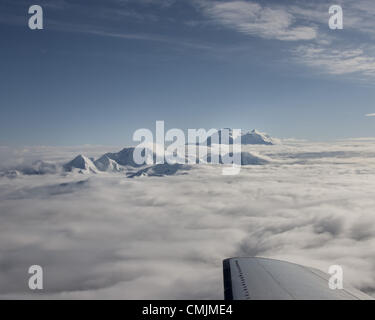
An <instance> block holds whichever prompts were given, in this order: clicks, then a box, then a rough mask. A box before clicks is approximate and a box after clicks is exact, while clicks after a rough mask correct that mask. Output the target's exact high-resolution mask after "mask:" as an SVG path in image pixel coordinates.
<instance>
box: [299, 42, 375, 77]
mask: <svg viewBox="0 0 375 320" xmlns="http://www.w3.org/2000/svg"><path fill="white" fill-rule="evenodd" d="M293 52H294V54H295V56H296V59H297V61H299V62H301V63H304V64H306V65H308V66H311V67H316V68H318V69H319V70H320V71H324V72H326V73H328V74H333V75H344V74H354V73H358V74H361V75H363V76H367V77H375V57H373V56H370V55H368V54H366V53H365V52H364V50H363V49H360V48H357V49H346V50H339V49H336V48H331V47H323V46H318V45H301V46H299V47H297V48H296V49H294V50H293Z"/></svg>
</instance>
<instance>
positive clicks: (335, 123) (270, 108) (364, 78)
mask: <svg viewBox="0 0 375 320" xmlns="http://www.w3.org/2000/svg"><path fill="white" fill-rule="evenodd" d="M33 4H39V5H41V6H42V8H43V9H44V29H43V30H30V29H29V28H28V18H29V15H28V13H27V12H28V8H29V6H31V5H33ZM331 4H341V5H342V7H343V10H344V29H343V30H330V29H329V27H328V18H329V15H328V8H329V6H330V5H331ZM374 38H375V2H374V1H372V0H368V1H367V0H362V1H358V0H356V1H354V0H353V1H352V0H346V1H335V2H334V3H328V2H327V1H320V2H319V1H314V2H311V1H212V0H186V1H185V0H178V1H177V0H176V1H174V0H164V1H162V0H134V1H133V0H107V1H97V0H90V1H81V0H48V1H45V0H38V1H23V0H17V1H14V0H3V1H2V2H1V4H0V39H1V40H0V43H1V50H0V88H1V94H0V108H1V117H0V145H77V144H108V145H127V144H132V141H131V137H132V134H133V132H134V131H135V130H136V129H138V128H150V129H153V128H154V126H155V121H156V120H164V121H165V123H166V127H167V128H172V127H177V128H181V129H186V128H200V127H203V128H206V129H209V128H222V127H233V128H246V129H250V128H257V129H259V130H261V131H266V132H268V133H270V134H271V135H273V136H276V137H282V138H288V137H289V138H302V139H311V140H330V139H341V138H349V137H370V136H374V134H375V130H374V128H375V117H369V116H366V114H371V113H375V105H374V101H375V90H374V84H375V45H374V43H375V42H374Z"/></svg>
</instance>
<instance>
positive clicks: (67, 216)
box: [0, 140, 375, 299]
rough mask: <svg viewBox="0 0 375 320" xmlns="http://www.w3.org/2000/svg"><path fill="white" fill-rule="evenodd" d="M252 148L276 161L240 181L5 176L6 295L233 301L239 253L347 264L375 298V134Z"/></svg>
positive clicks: (0, 201) (348, 277)
mask: <svg viewBox="0 0 375 320" xmlns="http://www.w3.org/2000/svg"><path fill="white" fill-rule="evenodd" d="M248 148H251V151H254V152H258V153H259V154H262V155H264V156H267V157H270V158H272V159H273V161H272V162H270V163H267V164H264V165H257V166H253V165H249V166H244V167H243V168H242V170H241V174H240V175H238V176H222V175H221V168H220V166H213V165H199V166H194V168H192V169H191V170H189V171H188V174H186V175H177V176H165V177H135V178H133V179H129V178H126V176H125V175H119V174H109V173H108V174H101V175H91V176H86V175H79V174H71V175H66V176H61V175H43V176H21V177H18V178H16V179H8V178H0V212H1V214H0V261H1V262H0V274H1V276H0V297H1V298H10V297H13V298H26V297H27V298H47V297H48V298H56V299H66V298H72V299H76V298H77V299H86V298H94V299H95V298H103V299H106V298H117V299H145V298H149V299H151V298H152V299H189V298H191V299H206V298H211V299H222V297H223V286H222V269H221V262H222V259H224V258H228V257H231V256H240V255H246V256H248V255H249V256H250V255H257V256H266V257H271V258H278V259H284V260H288V261H293V262H296V263H301V264H305V265H308V266H311V267H317V268H319V269H321V270H323V271H327V270H328V267H329V266H330V265H332V264H340V265H342V266H343V268H344V277H345V278H344V280H345V284H349V283H350V284H353V285H354V286H355V287H357V288H360V289H363V290H365V291H366V292H368V293H370V294H371V293H373V292H374V288H375V277H374V270H375V251H374V250H372V248H375V229H374V217H373V208H374V205H375V200H374V199H375V197H374V191H373V190H374V189H375V179H374V177H375V165H374V157H375V152H374V149H373V141H367V140H351V141H341V142H337V143H335V144H317V143H306V142H298V141H288V142H285V143H284V144H283V145H277V146H249V147H248ZM101 151H102V150H100V152H101ZM249 151H250V150H249ZM100 152H98V153H100ZM46 154H47V153H46ZM63 158H64V159H65V156H64V157H63ZM43 160H46V159H43ZM32 264H39V265H41V266H42V267H43V268H44V273H45V279H44V285H45V290H44V291H43V292H42V293H39V294H37V293H34V292H30V291H29V290H28V288H27V279H28V274H27V269H28V267H29V266H30V265H32Z"/></svg>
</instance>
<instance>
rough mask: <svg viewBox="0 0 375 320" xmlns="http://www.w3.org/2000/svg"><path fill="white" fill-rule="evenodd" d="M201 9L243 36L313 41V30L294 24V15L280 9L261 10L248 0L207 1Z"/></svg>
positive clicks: (260, 7)
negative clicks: (243, 34)
mask: <svg viewBox="0 0 375 320" xmlns="http://www.w3.org/2000/svg"><path fill="white" fill-rule="evenodd" d="M201 6H202V8H203V12H204V13H205V14H206V15H208V16H209V17H210V18H212V19H213V20H214V21H216V22H217V23H219V24H221V25H224V26H227V27H230V28H233V29H235V30H238V31H239V32H242V33H245V34H249V35H254V36H259V37H262V38H267V39H278V40H287V41H295V40H311V39H314V38H316V29H315V28H314V27H311V26H297V25H295V19H294V17H293V15H292V14H290V13H289V12H288V11H287V10H285V9H284V8H282V7H270V6H268V7H262V6H261V5H260V4H258V3H255V2H248V1H227V2H221V1H207V2H201Z"/></svg>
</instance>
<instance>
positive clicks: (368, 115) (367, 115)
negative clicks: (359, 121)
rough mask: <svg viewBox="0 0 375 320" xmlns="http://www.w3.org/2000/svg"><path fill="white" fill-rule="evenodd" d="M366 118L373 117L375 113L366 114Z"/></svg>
mask: <svg viewBox="0 0 375 320" xmlns="http://www.w3.org/2000/svg"><path fill="white" fill-rule="evenodd" d="M366 117H375V113H368V114H366Z"/></svg>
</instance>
